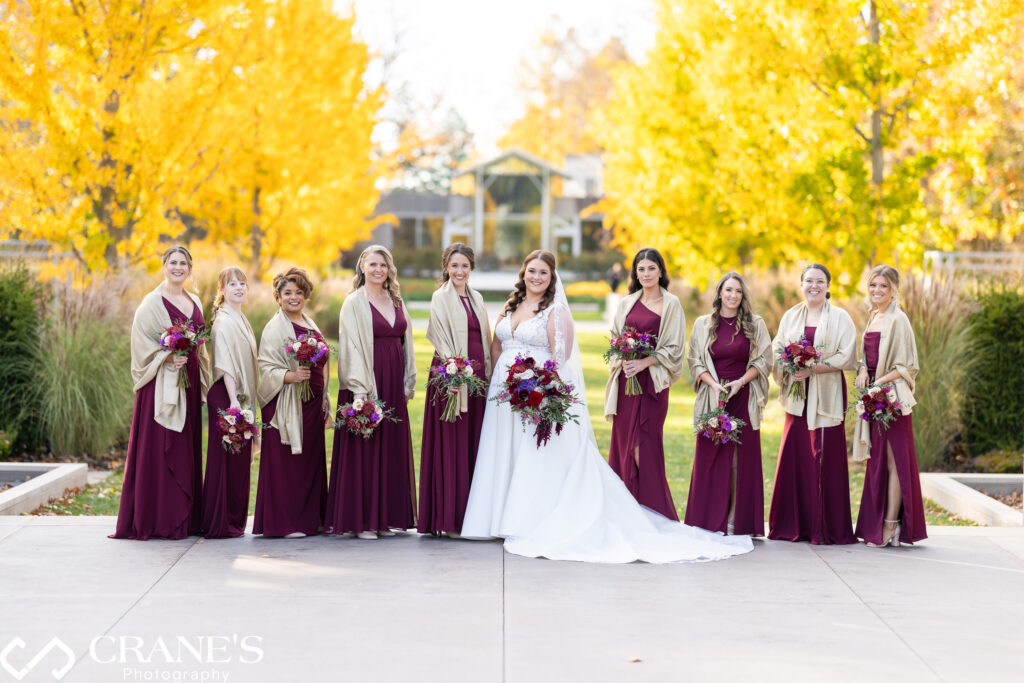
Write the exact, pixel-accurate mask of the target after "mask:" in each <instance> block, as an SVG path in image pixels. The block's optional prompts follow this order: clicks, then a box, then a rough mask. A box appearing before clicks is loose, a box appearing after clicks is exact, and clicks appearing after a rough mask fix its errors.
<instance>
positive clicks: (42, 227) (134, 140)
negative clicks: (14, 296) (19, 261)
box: [0, 0, 232, 272]
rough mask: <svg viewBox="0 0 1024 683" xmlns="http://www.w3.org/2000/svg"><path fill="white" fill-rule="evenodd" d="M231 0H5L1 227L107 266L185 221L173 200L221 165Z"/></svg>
mask: <svg viewBox="0 0 1024 683" xmlns="http://www.w3.org/2000/svg"><path fill="white" fill-rule="evenodd" d="M231 11H232V10H231V9H230V7H227V6H225V7H219V6H218V5H217V3H214V2H209V1H206V0H177V1H174V2H159V3H156V2H146V3H138V2H122V1H111V2H99V1H97V0H73V1H70V2H69V1H66V0H34V1H32V2H14V3H5V4H4V6H3V9H2V10H0V12H2V14H3V20H2V21H0V50H2V52H3V54H4V59H3V60H2V61H0V164H2V168H3V172H2V173H0V177H2V180H0V207H2V208H0V213H2V215H3V223H2V225H0V231H2V232H3V233H4V234H7V235H14V236H17V237H20V238H23V239H30V240H35V239H44V240H48V241H49V242H51V243H52V244H53V245H54V246H55V247H56V249H57V250H59V251H62V252H68V253H71V254H73V256H74V260H75V261H76V262H77V263H78V264H80V265H81V266H83V267H84V268H85V269H86V270H87V271H90V272H95V271H102V270H105V269H108V268H113V267H117V266H118V265H119V264H121V263H124V262H131V261H135V260H137V259H139V258H141V257H143V256H147V255H150V254H152V253H153V252H155V251H156V249H157V246H156V243H157V240H158V239H159V237H160V236H161V235H167V234H174V233H176V232H179V231H180V225H179V224H178V221H177V219H176V218H175V215H174V212H173V210H172V209H173V206H174V205H175V203H176V202H177V200H178V199H179V198H180V197H181V196H183V195H187V194H188V193H190V192H193V191H194V190H195V188H196V186H198V185H201V184H202V183H203V182H204V181H205V179H206V178H208V177H209V175H210V174H211V173H212V172H214V171H215V170H216V168H217V159H218V157H219V152H220V147H221V146H222V145H223V143H224V141H225V140H227V139H228V137H227V132H228V128H229V123H228V122H226V121H223V120H218V119H217V118H216V117H215V116H212V115H211V112H212V110H214V109H215V108H216V102H217V91H218V89H219V88H220V87H221V84H222V83H223V81H224V78H225V76H226V73H227V69H228V66H227V65H226V64H225V63H224V61H223V60H216V59H213V57H214V56H215V55H216V49H217V40H218V29H217V28H211V27H219V26H222V25H224V23H225V22H226V21H228V18H229V15H230V14H231Z"/></svg>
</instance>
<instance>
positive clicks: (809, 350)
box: [775, 336, 821, 400]
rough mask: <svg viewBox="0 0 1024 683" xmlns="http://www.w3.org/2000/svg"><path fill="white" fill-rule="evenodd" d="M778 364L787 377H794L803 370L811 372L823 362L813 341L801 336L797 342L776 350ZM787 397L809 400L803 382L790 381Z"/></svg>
mask: <svg viewBox="0 0 1024 683" xmlns="http://www.w3.org/2000/svg"><path fill="white" fill-rule="evenodd" d="M775 353H776V356H777V362H778V363H779V365H781V366H782V371H783V372H784V373H786V376H787V377H790V378H791V377H792V376H793V375H794V374H795V373H798V372H800V371H801V370H809V369H811V368H813V367H814V366H815V364H817V363H818V361H820V360H821V350H820V349H817V348H815V347H814V342H813V341H808V339H807V337H804V336H801V337H800V339H798V340H796V341H792V342H789V343H788V344H783V345H781V346H779V347H778V348H777V349H775ZM786 396H789V397H790V398H798V399H801V400H802V399H805V398H807V394H806V390H805V389H804V383H803V382H794V381H792V379H790V382H789V391H787V392H786Z"/></svg>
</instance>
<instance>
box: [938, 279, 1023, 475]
mask: <svg viewBox="0 0 1024 683" xmlns="http://www.w3.org/2000/svg"><path fill="white" fill-rule="evenodd" d="M978 302H979V304H980V308H979V309H978V310H977V311H976V312H975V313H973V314H972V315H971V322H972V323H973V330H974V341H975V343H976V346H975V348H977V350H978V351H977V353H978V354H979V357H978V363H977V370H976V371H975V372H973V373H971V374H970V375H968V378H967V382H966V387H965V403H966V404H965V406H964V407H965V411H964V441H965V442H966V446H967V449H968V451H969V452H970V453H971V455H981V454H984V453H988V452H989V451H992V450H997V449H1004V450H1021V449H1024V290H1021V289H1020V288H1015V287H1010V286H1006V285H994V286H991V287H989V288H988V289H986V290H985V291H983V292H982V293H980V294H979V295H978ZM934 400H941V397H934Z"/></svg>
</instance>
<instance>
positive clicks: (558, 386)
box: [491, 356, 580, 448]
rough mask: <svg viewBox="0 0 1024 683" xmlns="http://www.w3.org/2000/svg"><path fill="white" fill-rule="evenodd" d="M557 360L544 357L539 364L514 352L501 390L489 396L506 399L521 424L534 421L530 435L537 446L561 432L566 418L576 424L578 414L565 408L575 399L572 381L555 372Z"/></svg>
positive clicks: (497, 399)
mask: <svg viewBox="0 0 1024 683" xmlns="http://www.w3.org/2000/svg"><path fill="white" fill-rule="evenodd" d="M557 367H558V365H557V363H555V362H554V361H551V360H549V361H545V362H544V365H543V366H539V365H537V361H535V360H534V359H533V358H530V357H523V356H516V359H515V362H513V363H512V366H511V367H510V368H509V369H508V377H506V378H505V381H504V382H503V383H502V388H501V391H499V392H498V395H497V396H494V397H493V398H492V399H491V400H492V401H495V402H497V403H508V404H509V407H511V408H512V412H515V413H519V419H520V420H521V421H522V423H523V427H524V428H525V427H526V425H527V424H532V425H535V429H534V430H533V435H534V436H535V437H537V447H538V448H540V447H541V446H543V445H544V444H546V443H547V442H548V439H550V438H551V430H552V428H553V429H554V431H555V434H561V433H562V427H563V426H565V424H566V423H567V422H569V421H570V420H571V421H572V422H575V423H576V424H579V418H577V417H576V415H574V414H572V413H570V412H569V408H571V407H572V406H573V405H575V404H577V403H579V402H580V401H579V399H578V398H576V396H575V395H574V394H573V389H574V387H573V385H571V384H568V383H566V382H564V381H563V380H562V378H561V377H559V376H558V370H557Z"/></svg>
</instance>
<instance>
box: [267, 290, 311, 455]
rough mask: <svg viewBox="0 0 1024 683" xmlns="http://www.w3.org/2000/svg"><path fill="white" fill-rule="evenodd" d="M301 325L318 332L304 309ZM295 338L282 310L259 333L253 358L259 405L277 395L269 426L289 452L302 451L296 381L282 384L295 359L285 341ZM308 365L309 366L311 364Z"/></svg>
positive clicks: (292, 328) (296, 366)
mask: <svg viewBox="0 0 1024 683" xmlns="http://www.w3.org/2000/svg"><path fill="white" fill-rule="evenodd" d="M302 320H303V322H302V325H303V327H306V328H308V329H311V330H316V331H317V332H320V328H319V327H317V326H316V323H315V322H313V319H312V318H310V317H309V316H308V315H306V314H305V312H304V313H303V314H302ZM294 339H295V328H294V327H292V321H291V320H289V319H288V316H287V315H285V313H284V311H281V310H279V311H278V312H277V315H275V316H274V317H273V318H271V319H270V322H268V323H267V326H266V327H264V328H263V334H262V335H261V336H260V350H259V356H258V358H257V363H258V365H259V370H260V377H259V389H258V390H257V394H256V395H257V396H258V397H259V401H260V407H263V406H265V405H267V404H268V403H270V401H271V400H272V399H273V398H274V397H275V396H277V407H276V409H275V410H274V419H272V420H271V421H270V426H271V427H273V428H274V429H276V430H277V431H278V432H280V434H281V443H283V444H287V445H289V446H291V448H292V453H301V452H302V400H301V399H300V398H299V390H298V385H297V384H295V383H294V382H292V383H289V384H285V381H284V375H285V373H286V372H289V371H291V372H295V371H296V370H298V369H299V363H298V361H296V360H295V359H294V358H292V357H290V356H289V355H288V354H287V353H286V352H285V345H286V344H287V343H288V342H289V340H294ZM311 369H312V368H311Z"/></svg>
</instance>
